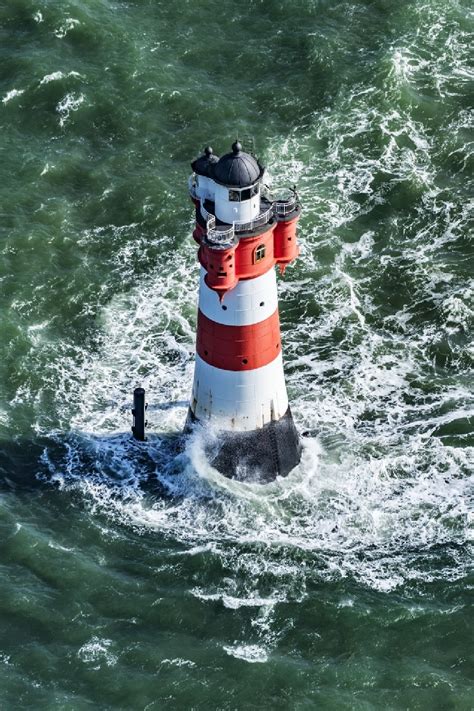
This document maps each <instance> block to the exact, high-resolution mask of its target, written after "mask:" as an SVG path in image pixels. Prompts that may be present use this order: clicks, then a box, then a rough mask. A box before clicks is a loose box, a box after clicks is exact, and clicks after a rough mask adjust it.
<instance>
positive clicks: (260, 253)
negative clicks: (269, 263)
mask: <svg viewBox="0 0 474 711" xmlns="http://www.w3.org/2000/svg"><path fill="white" fill-rule="evenodd" d="M264 257H265V245H264V244H259V245H258V247H256V248H255V252H254V255H253V263H254V264H257V262H261V261H262V259H264Z"/></svg>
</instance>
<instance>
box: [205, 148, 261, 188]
mask: <svg viewBox="0 0 474 711" xmlns="http://www.w3.org/2000/svg"><path fill="white" fill-rule="evenodd" d="M264 170H265V169H264V168H263V166H261V165H260V163H259V162H258V160H257V159H256V158H254V156H251V155H250V154H249V153H244V152H243V150H242V146H241V145H240V143H239V142H238V141H236V142H235V143H234V144H233V145H232V153H226V154H225V155H224V156H222V158H220V159H219V160H218V162H217V163H215V164H214V165H213V166H212V171H211V177H212V178H214V180H215V181H216V182H217V183H221V185H227V186H228V187H231V188H247V187H249V186H250V185H253V184H254V183H256V182H257V180H259V179H260V178H261V177H262V175H263V172H264Z"/></svg>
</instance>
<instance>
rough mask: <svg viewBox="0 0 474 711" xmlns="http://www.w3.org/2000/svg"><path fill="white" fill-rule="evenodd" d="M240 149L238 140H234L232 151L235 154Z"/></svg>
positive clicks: (240, 145)
mask: <svg viewBox="0 0 474 711" xmlns="http://www.w3.org/2000/svg"><path fill="white" fill-rule="evenodd" d="M241 150H242V144H241V143H240V142H239V141H235V143H233V144H232V152H233V153H235V155H237V154H238V153H240V151H241Z"/></svg>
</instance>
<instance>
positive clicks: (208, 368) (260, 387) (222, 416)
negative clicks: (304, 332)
mask: <svg viewBox="0 0 474 711" xmlns="http://www.w3.org/2000/svg"><path fill="white" fill-rule="evenodd" d="M287 409H288V396H287V393H286V385H285V376H284V374H283V361H282V356H281V353H280V354H279V355H278V356H277V357H276V358H275V360H274V361H272V362H271V363H269V364H268V365H265V366H263V368H255V369H254V370H239V371H233V370H221V369H220V368H215V367H214V366H213V365H209V364H208V363H206V362H205V361H203V360H202V358H200V357H199V356H198V355H197V354H196V365H195V370H194V384H193V393H192V396H191V410H192V411H193V413H194V415H195V416H196V417H197V418H198V419H199V420H201V421H203V422H209V421H211V422H212V424H214V425H215V426H216V427H218V428H221V429H223V430H229V431H231V430H234V431H238V432H248V431H251V430H256V429H260V428H261V427H263V425H266V424H267V423H268V422H271V421H272V420H279V419H280V418H281V417H283V415H284V414H285V413H286V411H287Z"/></svg>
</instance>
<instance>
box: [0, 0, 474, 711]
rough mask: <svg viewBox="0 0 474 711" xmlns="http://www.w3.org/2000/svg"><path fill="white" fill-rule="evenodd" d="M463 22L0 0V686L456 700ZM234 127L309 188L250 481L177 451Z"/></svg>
mask: <svg viewBox="0 0 474 711" xmlns="http://www.w3.org/2000/svg"><path fill="white" fill-rule="evenodd" d="M473 19H474V18H473V7H472V4H471V3H470V2H469V1H468V0H419V1H416V2H415V1H414V0H412V1H410V0H397V1H395V0H332V1H329V0H265V1H263V0H238V1H237V0H220V1H219V2H218V1H217V0H202V2H200V3H198V2H195V1H194V2H191V1H189V0H178V1H177V2H169V1H168V2H165V1H164V0H129V1H128V2H126V1H125V0H124V1H121V0H115V1H112V0H61V1H60V0H0V130H1V133H0V709H2V711H10V710H16V709H39V710H42V709H47V710H49V709H51V710H54V711H59V710H67V711H69V710H72V711H83V710H84V711H85V710H86V709H87V710H88V709H143V711H145V709H146V710H147V711H149V710H161V709H199V710H200V709H206V710H208V709H222V710H229V711H230V710H234V709H239V710H240V709H265V710H267V709H282V710H285V709H295V710H303V709H331V710H332V709H336V710H339V709H356V710H359V709H360V710H364V711H366V710H367V711H372V710H374V711H378V710H379V709H384V710H385V709H410V710H411V709H420V710H423V711H425V710H432V709H435V710H445V709H450V710H451V709H452V710H458V709H459V710H467V709H472V708H474V679H473V677H474V673H473V669H474V663H473V654H472V650H473V640H474V632H473V615H472V607H470V606H471V605H472V599H473V589H472V588H473V573H472V544H471V548H470V541H472V528H470V519H469V516H470V515H471V516H472V482H473V478H472V474H473V469H474V466H473V465H474V456H473V455H474V436H473V432H474V408H473V404H474V393H473V387H472V385H473V358H474V348H473V340H472V329H473V313H474V303H473V301H474V285H473V275H474V259H473V255H474V248H473V243H472V221H471V223H470V219H471V220H472V196H473V180H472V167H473V145H474V142H473V135H472V119H473V108H472V98H473V95H474V91H473V79H474V66H473V65H474V62H473V56H472V47H473V44H474V42H473V35H474V32H473V24H474V23H473ZM236 136H238V137H240V138H241V140H243V141H244V143H245V140H246V137H252V138H253V139H254V141H255V148H256V151H257V153H258V155H259V156H260V158H261V160H262V161H263V162H264V163H265V164H266V165H267V168H268V178H267V180H268V182H272V184H273V185H281V184H289V185H293V184H296V185H297V187H298V190H299V193H300V196H301V200H302V203H303V214H302V218H301V221H300V228H299V237H300V243H301V257H300V259H299V260H298V261H297V263H295V264H294V265H293V266H291V267H290V268H289V269H288V270H287V271H286V274H285V277H284V278H283V279H279V293H280V314H281V322H282V330H283V343H284V357H285V364H286V366H285V367H286V377H287V383H288V389H289V396H290V401H291V405H292V410H293V415H294V418H295V422H296V424H297V427H298V429H299V430H300V432H305V433H306V435H305V437H304V454H303V460H302V463H301V465H300V466H299V467H298V468H297V469H295V470H294V471H293V472H292V473H291V475H290V476H289V477H288V478H287V479H284V480H278V481H276V482H275V483H272V484H270V485H268V486H260V485H257V484H252V483H240V482H234V481H229V480H227V479H225V478H224V477H222V476H221V475H219V474H218V473H217V472H215V471H214V470H213V469H212V468H211V467H210V465H209V464H208V462H207V461H206V458H205V456H204V454H203V449H204V447H203V445H204V443H203V441H202V436H201V435H195V436H194V437H192V438H190V439H189V440H188V442H187V444H186V449H185V451H184V452H179V451H178V450H177V448H176V442H177V437H178V435H179V433H180V432H181V429H182V426H183V423H184V420H185V417H186V410H187V401H188V398H189V394H190V389H191V381H192V373H193V349H194V332H195V320H196V298H197V283H198V274H199V270H198V263H197V259H196V245H195V243H194V242H193V240H192V238H191V232H192V225H193V210H192V205H191V203H190V201H189V197H188V194H187V178H188V175H189V173H190V166H189V163H190V161H191V160H192V159H193V158H194V157H196V155H197V154H198V153H199V152H200V150H201V149H202V147H203V146H204V145H206V144H209V143H210V144H211V145H212V146H213V147H214V150H215V152H216V153H218V154H223V153H224V152H226V151H228V150H229V147H230V144H231V142H232V141H233V140H234V139H235V137H236ZM248 140H249V139H247V141H248ZM247 145H248V142H247ZM138 384H141V385H143V386H144V387H145V388H146V390H147V399H148V402H149V411H148V419H149V423H150V426H149V431H150V434H149V439H148V442H147V443H146V444H144V445H139V444H138V443H134V442H133V441H131V440H130V424H131V420H130V413H129V409H130V403H131V393H132V391H133V388H134V387H136V386H137V385H138ZM200 437H201V439H200ZM470 497H471V498H470ZM471 525H472V518H471Z"/></svg>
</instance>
